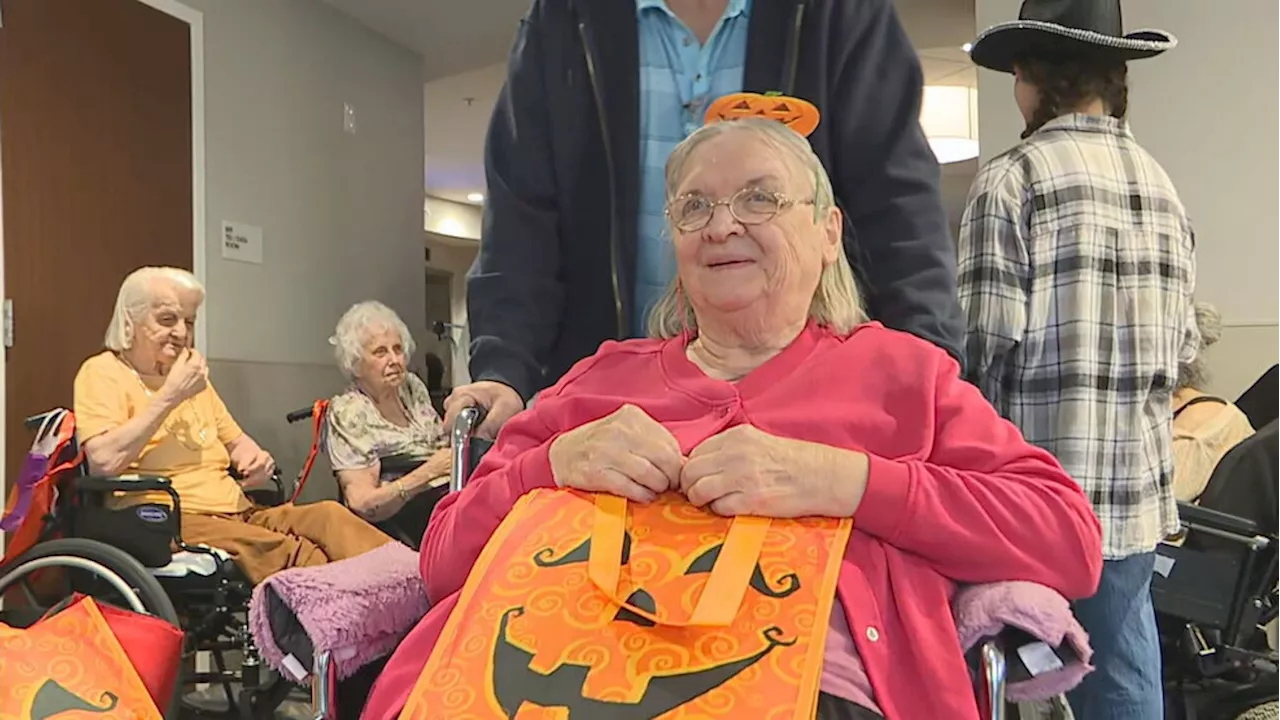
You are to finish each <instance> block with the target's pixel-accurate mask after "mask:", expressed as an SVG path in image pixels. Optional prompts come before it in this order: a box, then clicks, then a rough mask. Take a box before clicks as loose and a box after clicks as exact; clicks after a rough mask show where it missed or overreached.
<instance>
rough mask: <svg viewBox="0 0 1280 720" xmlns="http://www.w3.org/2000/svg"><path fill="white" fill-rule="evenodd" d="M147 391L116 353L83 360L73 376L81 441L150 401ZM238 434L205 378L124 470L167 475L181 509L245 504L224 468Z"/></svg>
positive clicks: (229, 509) (228, 509) (223, 509)
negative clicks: (200, 386)
mask: <svg viewBox="0 0 1280 720" xmlns="http://www.w3.org/2000/svg"><path fill="white" fill-rule="evenodd" d="M153 382H154V380H153ZM156 387H157V388H158V387H159V385H158V383H157V384H156ZM152 392H153V391H152V390H150V389H148V387H147V386H146V385H145V384H144V382H143V379H142V378H141V377H139V376H138V375H137V373H135V372H134V371H133V369H132V368H130V367H129V366H128V365H126V364H125V363H124V361H123V360H121V359H120V358H118V357H116V355H115V353H112V352H104V353H101V354H99V355H95V356H93V357H91V358H89V359H88V360H86V361H85V362H84V364H83V365H81V366H80V372H79V373H77V374H76V382H75V414H76V430H77V435H78V437H79V440H80V442H81V443H82V444H83V443H84V442H86V441H88V440H89V439H91V438H94V437H97V436H98V435H101V434H103V433H105V432H108V431H110V430H114V429H115V428H117V427H119V426H121V425H123V424H124V423H126V422H128V421H129V420H130V419H131V418H133V417H134V416H135V415H137V414H138V413H139V412H141V410H142V408H144V407H146V405H147V404H148V403H150V402H151V401H152ZM243 434H244V431H242V430H241V429H240V426H239V425H237V424H236V421H235V420H233V419H232V417H231V413H229V412H227V406H226V405H224V404H223V403H222V398H220V397H218V393H217V392H216V391H214V389H213V385H212V384H210V385H208V386H207V387H205V389H204V390H202V391H201V392H200V393H199V394H197V395H196V396H194V397H192V398H189V399H187V400H185V401H184V402H183V403H182V404H181V405H179V406H178V407H177V408H175V409H174V410H173V411H172V412H170V413H169V415H168V417H166V418H165V419H164V422H163V423H161V425H160V429H159V430H158V431H156V434H155V435H153V436H152V437H151V439H150V440H148V441H147V444H146V446H144V447H143V448H142V453H141V454H140V455H139V456H138V459H137V460H135V461H134V462H133V464H132V465H130V466H129V468H128V469H127V470H126V471H125V473H123V474H131V475H158V476H161V477H167V478H169V480H170V481H171V482H172V483H173V489H174V490H175V491H176V492H177V493H178V498H179V499H180V500H181V502H182V511H183V512H196V513H233V512H239V511H241V510H247V509H248V508H249V507H250V505H251V503H250V502H249V499H248V498H247V497H245V494H244V491H242V490H241V489H240V484H239V483H237V482H236V481H235V479H234V478H232V477H231V476H230V475H229V474H228V473H227V468H228V466H229V465H230V463H231V459H230V457H229V456H228V455H227V447H226V446H227V443H230V442H231V441H233V440H235V439H237V438H239V437H240V436H241V435H243ZM164 497H167V496H164ZM166 504H168V503H167V502H166Z"/></svg>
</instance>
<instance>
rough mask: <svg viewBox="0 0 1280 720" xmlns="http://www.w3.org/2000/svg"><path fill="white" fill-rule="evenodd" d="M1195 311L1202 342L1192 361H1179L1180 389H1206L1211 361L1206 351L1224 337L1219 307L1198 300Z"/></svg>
mask: <svg viewBox="0 0 1280 720" xmlns="http://www.w3.org/2000/svg"><path fill="white" fill-rule="evenodd" d="M1195 311H1196V328H1197V329H1199V331H1200V344H1199V345H1198V346H1197V347H1196V355H1195V357H1194V358H1193V359H1192V360H1191V361H1190V362H1180V363H1178V387H1177V389H1178V390H1183V389H1185V388H1191V389H1193V390H1204V389H1205V388H1206V387H1208V386H1209V363H1208V362H1207V358H1206V357H1205V356H1204V351H1205V350H1208V349H1209V348H1210V347H1212V346H1213V344H1214V343H1216V342H1218V341H1219V340H1221V339H1222V315H1221V314H1220V313H1219V312H1218V309H1217V308H1215V307H1214V306H1212V305H1210V304H1209V303H1207V302H1198V303H1196V304H1195Z"/></svg>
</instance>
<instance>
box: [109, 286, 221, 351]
mask: <svg viewBox="0 0 1280 720" xmlns="http://www.w3.org/2000/svg"><path fill="white" fill-rule="evenodd" d="M161 282H165V283H170V284H172V285H176V286H177V287H178V288H180V289H182V290H190V291H192V292H194V293H196V294H197V295H199V296H200V299H199V301H198V302H197V304H203V303H204V286H203V285H201V284H200V281H199V280H197V279H196V276H195V275H193V274H191V271H189V270H183V269H182V268H174V267H143V268H138V269H137V270H134V271H133V272H131V273H129V275H128V277H126V278H125V279H124V282H122V283H120V291H119V292H118V293H116V307H115V310H114V311H112V313H111V322H110V323H109V324H108V325H107V335H106V338H105V339H104V340H103V345H105V346H106V347H107V349H108V350H114V351H115V352H123V351H125V350H128V349H129V348H131V347H133V335H134V331H135V329H136V326H137V324H138V321H140V320H142V318H143V317H145V316H146V314H147V311H148V310H150V309H151V303H152V302H153V301H154V300H155V296H156V285H157V284H158V283H161Z"/></svg>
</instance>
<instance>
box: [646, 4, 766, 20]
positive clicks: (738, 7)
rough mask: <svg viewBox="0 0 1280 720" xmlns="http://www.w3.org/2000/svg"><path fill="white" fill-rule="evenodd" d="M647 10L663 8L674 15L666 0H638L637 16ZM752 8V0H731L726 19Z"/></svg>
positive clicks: (726, 11) (725, 14)
mask: <svg viewBox="0 0 1280 720" xmlns="http://www.w3.org/2000/svg"><path fill="white" fill-rule="evenodd" d="M645 10H661V11H663V12H665V13H667V14H669V15H672V16H674V14H673V13H672V12H671V9H670V8H668V7H667V3H666V0H636V16H637V17H638V16H640V15H642V14H644V11H645ZM750 10H751V0H729V5H728V6H727V7H725V9H724V15H722V16H721V17H722V18H724V19H729V18H735V17H738V16H739V15H746V14H748V13H749V12H750Z"/></svg>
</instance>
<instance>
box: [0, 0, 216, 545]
mask: <svg viewBox="0 0 1280 720" xmlns="http://www.w3.org/2000/svg"><path fill="white" fill-rule="evenodd" d="M136 1H137V2H140V3H142V4H143V5H147V6H149V7H152V8H154V9H156V10H159V11H160V12H162V13H164V14H166V15H169V16H170V17H173V18H177V19H178V20H181V21H183V22H185V23H186V24H187V25H188V26H189V28H190V45H191V223H192V228H191V270H192V272H193V273H195V276H196V279H198V280H199V281H200V283H201V284H205V283H206V278H205V265H206V258H205V188H204V171H205V166H204V144H205V136H204V14H203V13H201V12H200V11H199V10H196V9H195V8H192V7H189V6H187V5H184V4H182V3H181V2H178V1H177V0H136ZM2 9H3V6H0V11H2ZM2 32H4V28H3V27H2V26H0V33H2ZM0 132H3V130H0ZM3 178H4V169H3V163H0V298H5V297H7V295H6V294H5V287H4V222H3V218H4V193H3ZM202 310H203V311H204V315H205V316H206V317H207V316H208V305H207V304H206V306H205V307H204V308H202ZM208 327H209V323H208V321H207V320H204V319H202V321H201V322H199V323H197V324H196V338H195V340H196V346H197V347H199V348H201V352H203V353H204V354H205V356H206V357H207V356H208V355H209V347H208ZM7 355H8V353H7V352H5V351H4V349H3V348H2V347H0V407H4V402H5V399H6V398H5V393H6V388H5V372H6V367H5V365H6V361H7ZM3 423H4V419H3V418H0V458H3V457H6V455H5V451H6V449H5V445H4V443H5V433H4V432H3V430H4V429H5V428H3V427H2V425H3ZM3 473H4V470H3V467H0V476H2V475H3ZM2 487H4V483H3V478H2V477H0V488H2ZM4 500H5V498H0V508H3V506H4V505H3V503H4ZM3 551H4V533H3V532H0V553H3Z"/></svg>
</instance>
